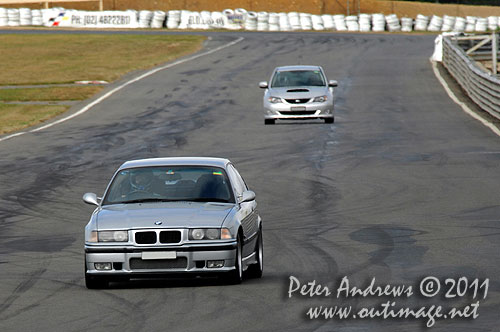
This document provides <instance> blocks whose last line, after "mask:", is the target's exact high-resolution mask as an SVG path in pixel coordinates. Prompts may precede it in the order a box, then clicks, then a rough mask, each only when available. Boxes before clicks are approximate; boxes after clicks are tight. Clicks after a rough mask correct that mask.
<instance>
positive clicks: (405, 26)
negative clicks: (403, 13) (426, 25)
mask: <svg viewBox="0 0 500 332" xmlns="http://www.w3.org/2000/svg"><path fill="white" fill-rule="evenodd" d="M401 31H403V32H411V31H413V19H412V18H411V17H402V18H401Z"/></svg>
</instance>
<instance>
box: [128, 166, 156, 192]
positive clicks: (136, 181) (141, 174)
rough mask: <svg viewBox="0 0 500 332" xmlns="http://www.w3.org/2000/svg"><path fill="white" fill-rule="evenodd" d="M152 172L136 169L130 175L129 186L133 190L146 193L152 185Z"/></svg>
mask: <svg viewBox="0 0 500 332" xmlns="http://www.w3.org/2000/svg"><path fill="white" fill-rule="evenodd" d="M153 177H154V175H153V171H152V170H150V169H137V170H134V171H132V172H131V173H130V186H131V187H132V189H133V190H139V191H145V190H146V191H147V190H149V188H151V185H152V183H153Z"/></svg>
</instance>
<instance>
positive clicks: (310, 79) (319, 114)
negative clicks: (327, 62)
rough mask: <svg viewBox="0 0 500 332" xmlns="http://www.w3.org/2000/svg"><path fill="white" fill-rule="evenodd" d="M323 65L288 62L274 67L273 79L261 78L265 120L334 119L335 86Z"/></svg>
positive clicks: (273, 121)
mask: <svg viewBox="0 0 500 332" xmlns="http://www.w3.org/2000/svg"><path fill="white" fill-rule="evenodd" d="M336 86H337V81H333V80H331V81H327V79H326V75H325V72H324V71H323V68H321V67H320V66H284V67H277V68H276V69H274V71H273V74H272V76H271V80H270V81H269V83H268V82H260V83H259V87H260V88H262V89H266V91H265V93H264V123H265V124H274V123H275V121H276V120H277V119H281V120H286V119H323V120H324V121H325V122H326V123H333V122H334V119H335V118H334V112H333V109H334V107H333V88H334V87H336Z"/></svg>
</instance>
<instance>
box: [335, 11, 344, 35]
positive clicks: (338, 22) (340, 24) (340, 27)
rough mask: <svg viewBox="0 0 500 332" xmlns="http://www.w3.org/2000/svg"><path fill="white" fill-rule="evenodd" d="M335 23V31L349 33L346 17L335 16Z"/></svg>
mask: <svg viewBox="0 0 500 332" xmlns="http://www.w3.org/2000/svg"><path fill="white" fill-rule="evenodd" d="M333 21H334V22H335V30H337V31H347V25H346V21H345V16H344V15H341V14H339V15H333Z"/></svg>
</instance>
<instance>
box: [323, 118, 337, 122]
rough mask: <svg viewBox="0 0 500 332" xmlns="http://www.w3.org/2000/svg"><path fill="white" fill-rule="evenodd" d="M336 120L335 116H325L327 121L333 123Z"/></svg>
mask: <svg viewBox="0 0 500 332" xmlns="http://www.w3.org/2000/svg"><path fill="white" fill-rule="evenodd" d="M334 121H335V118H334V117H331V118H325V123H333V122H334Z"/></svg>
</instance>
